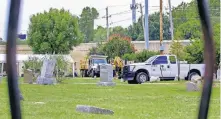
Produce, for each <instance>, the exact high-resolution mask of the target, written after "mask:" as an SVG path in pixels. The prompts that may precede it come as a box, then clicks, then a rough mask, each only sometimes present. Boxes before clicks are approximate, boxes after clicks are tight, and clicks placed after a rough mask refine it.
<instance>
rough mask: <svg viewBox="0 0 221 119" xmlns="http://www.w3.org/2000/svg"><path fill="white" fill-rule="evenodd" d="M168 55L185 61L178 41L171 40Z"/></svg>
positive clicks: (182, 47)
mask: <svg viewBox="0 0 221 119" xmlns="http://www.w3.org/2000/svg"><path fill="white" fill-rule="evenodd" d="M170 53H171V54H174V55H176V56H177V58H178V59H179V60H184V59H185V56H186V54H185V52H184V46H183V45H182V44H181V43H180V40H173V41H172V44H171V46H170Z"/></svg>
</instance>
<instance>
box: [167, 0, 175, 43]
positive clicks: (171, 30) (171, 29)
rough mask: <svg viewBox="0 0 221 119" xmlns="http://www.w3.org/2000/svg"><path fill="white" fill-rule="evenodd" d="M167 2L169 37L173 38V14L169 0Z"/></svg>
mask: <svg viewBox="0 0 221 119" xmlns="http://www.w3.org/2000/svg"><path fill="white" fill-rule="evenodd" d="M168 3H169V13H170V33H171V39H172V40H173V39H174V38H173V15H172V11H171V0H168Z"/></svg>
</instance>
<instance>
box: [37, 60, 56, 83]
mask: <svg viewBox="0 0 221 119" xmlns="http://www.w3.org/2000/svg"><path fill="white" fill-rule="evenodd" d="M55 63H56V60H44V62H43V66H42V69H41V75H40V76H38V78H37V80H36V83H37V84H43V85H52V84H55V83H56V79H55V78H54V77H53V72H54V69H55Z"/></svg>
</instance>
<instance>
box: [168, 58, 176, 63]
mask: <svg viewBox="0 0 221 119" xmlns="http://www.w3.org/2000/svg"><path fill="white" fill-rule="evenodd" d="M169 59H170V63H171V64H176V57H175V56H170V57H169Z"/></svg>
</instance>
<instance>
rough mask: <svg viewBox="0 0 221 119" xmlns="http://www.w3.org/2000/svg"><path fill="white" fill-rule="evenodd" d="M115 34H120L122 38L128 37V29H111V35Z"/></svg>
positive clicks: (118, 27) (119, 27)
mask: <svg viewBox="0 0 221 119" xmlns="http://www.w3.org/2000/svg"><path fill="white" fill-rule="evenodd" d="M113 34H120V35H122V36H126V35H127V34H126V29H124V28H123V27H121V26H115V27H113V28H111V29H110V35H113Z"/></svg>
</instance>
